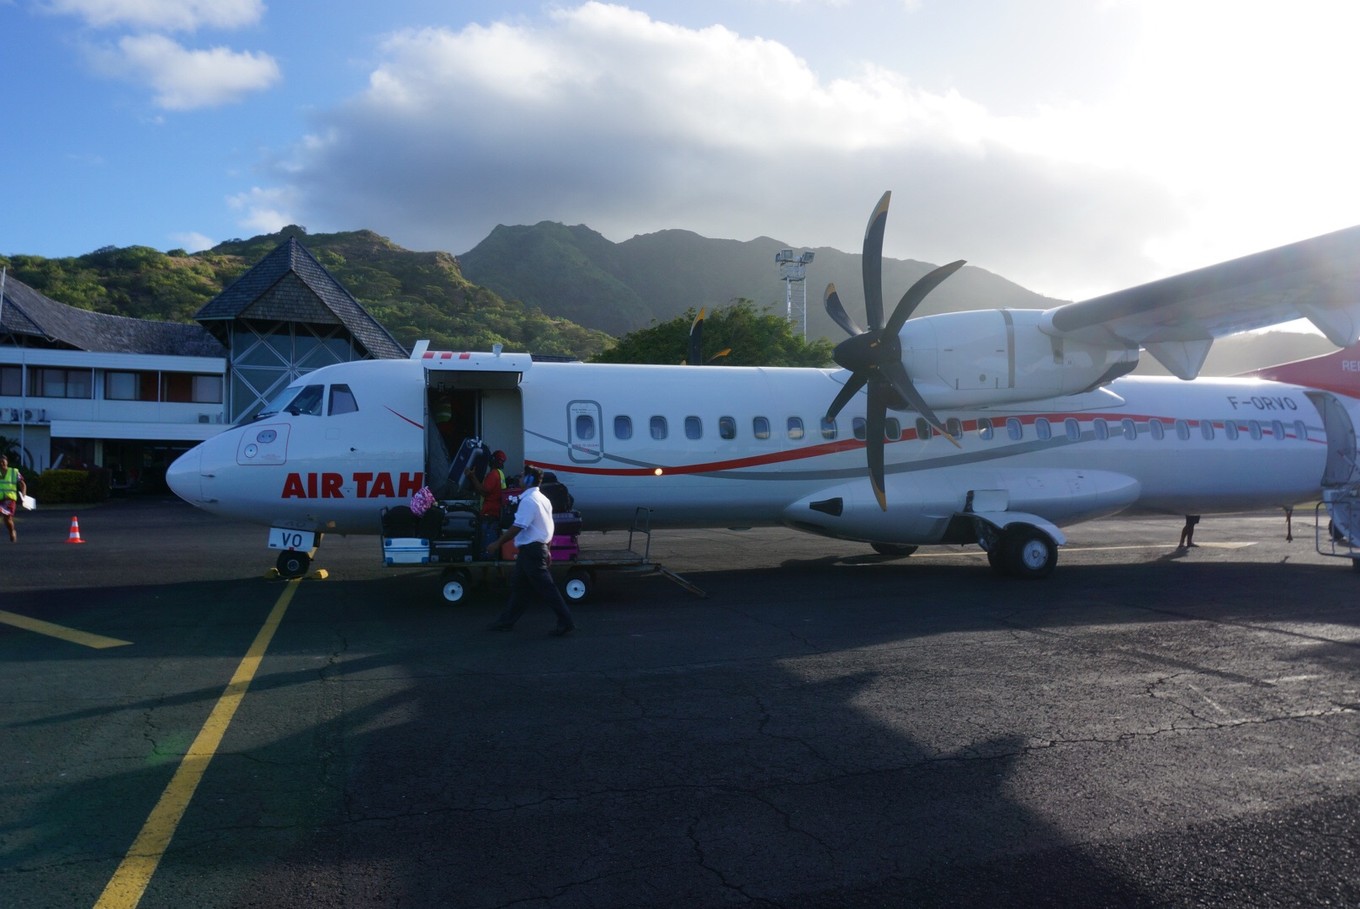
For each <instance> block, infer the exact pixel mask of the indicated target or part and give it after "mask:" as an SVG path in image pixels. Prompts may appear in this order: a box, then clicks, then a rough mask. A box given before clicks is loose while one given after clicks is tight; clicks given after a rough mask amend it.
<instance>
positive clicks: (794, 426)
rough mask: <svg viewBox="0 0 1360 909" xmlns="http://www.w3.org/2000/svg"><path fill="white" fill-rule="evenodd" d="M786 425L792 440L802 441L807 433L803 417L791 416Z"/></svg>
mask: <svg viewBox="0 0 1360 909" xmlns="http://www.w3.org/2000/svg"><path fill="white" fill-rule="evenodd" d="M784 427H785V431H786V432H787V433H788V437H789V439H790V441H793V442H800V441H802V439H803V437H804V436H805V435H806V428H805V427H804V426H803V418H802V417H789V418H788V420H787V421H786V422H785V424H784Z"/></svg>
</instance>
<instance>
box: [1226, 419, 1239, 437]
mask: <svg viewBox="0 0 1360 909" xmlns="http://www.w3.org/2000/svg"><path fill="white" fill-rule="evenodd" d="M1223 434H1224V435H1226V436H1227V437H1228V438H1229V439H1232V440H1236V439H1237V421H1236V420H1228V421H1227V422H1226V423H1224V424H1223Z"/></svg>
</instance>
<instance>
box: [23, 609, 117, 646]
mask: <svg viewBox="0 0 1360 909" xmlns="http://www.w3.org/2000/svg"><path fill="white" fill-rule="evenodd" d="M0 622H4V623H5V624H6V625H13V626H14V627H15V628H23V629H26V630H28V631H36V632H37V633H38V634H45V635H47V636H49V637H54V638H61V639H62V640H63V641H70V642H71V643H72V644H84V645H85V646H86V647H93V648H95V649H96V650H103V649H105V648H106V647H126V646H127V645H128V644H131V643H132V642H131V641H120V640H118V639H117V638H106V637H104V636H103V635H102V634H90V633H89V632H88V631H77V630H76V629H74V628H67V627H66V626H64V625H53V624H52V623H51V622H44V621H43V620H42V619H30V618H29V617H28V616H26V615H19V614H18V613H14V612H5V611H4V610H3V609H0Z"/></svg>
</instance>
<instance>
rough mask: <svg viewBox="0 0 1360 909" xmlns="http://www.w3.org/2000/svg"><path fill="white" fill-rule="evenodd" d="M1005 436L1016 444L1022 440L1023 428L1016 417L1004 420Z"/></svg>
mask: <svg viewBox="0 0 1360 909" xmlns="http://www.w3.org/2000/svg"><path fill="white" fill-rule="evenodd" d="M1006 435H1007V436H1009V437H1010V439H1011V440H1012V441H1015V442H1018V441H1020V439H1022V438H1024V435H1025V427H1024V426H1022V425H1021V424H1020V420H1019V419H1018V418H1016V417H1007V418H1006Z"/></svg>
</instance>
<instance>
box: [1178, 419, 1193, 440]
mask: <svg viewBox="0 0 1360 909" xmlns="http://www.w3.org/2000/svg"><path fill="white" fill-rule="evenodd" d="M1176 438H1178V439H1180V440H1181V441H1182V442H1188V441H1190V421H1189V420H1177V421H1176Z"/></svg>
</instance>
